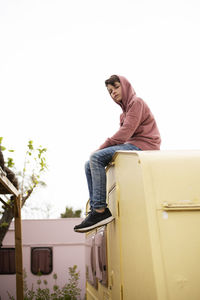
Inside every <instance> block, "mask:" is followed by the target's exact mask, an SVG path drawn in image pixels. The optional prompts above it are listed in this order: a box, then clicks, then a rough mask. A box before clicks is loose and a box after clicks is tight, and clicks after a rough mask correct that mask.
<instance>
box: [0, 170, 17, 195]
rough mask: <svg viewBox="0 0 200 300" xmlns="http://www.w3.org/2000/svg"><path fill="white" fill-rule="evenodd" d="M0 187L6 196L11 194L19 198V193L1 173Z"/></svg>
mask: <svg viewBox="0 0 200 300" xmlns="http://www.w3.org/2000/svg"><path fill="white" fill-rule="evenodd" d="M0 185H2V186H3V187H4V189H5V191H6V192H7V194H13V195H15V196H16V197H18V196H19V191H18V190H17V189H16V187H15V186H14V185H13V184H12V183H11V182H10V180H8V178H7V177H6V176H5V175H4V173H3V172H0Z"/></svg>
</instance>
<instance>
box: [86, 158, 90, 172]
mask: <svg viewBox="0 0 200 300" xmlns="http://www.w3.org/2000/svg"><path fill="white" fill-rule="evenodd" d="M89 170H90V162H89V161H86V163H85V171H86V172H87V171H89Z"/></svg>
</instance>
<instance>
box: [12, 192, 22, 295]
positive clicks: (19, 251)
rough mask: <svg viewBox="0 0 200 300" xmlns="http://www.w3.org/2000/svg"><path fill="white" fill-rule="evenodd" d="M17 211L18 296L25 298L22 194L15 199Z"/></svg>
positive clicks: (16, 258) (16, 255)
mask: <svg viewBox="0 0 200 300" xmlns="http://www.w3.org/2000/svg"><path fill="white" fill-rule="evenodd" d="M14 211H15V263H16V296H17V298H16V299H17V300H23V299H24V286H23V260H22V229H21V195H19V196H18V197H15V199H14Z"/></svg>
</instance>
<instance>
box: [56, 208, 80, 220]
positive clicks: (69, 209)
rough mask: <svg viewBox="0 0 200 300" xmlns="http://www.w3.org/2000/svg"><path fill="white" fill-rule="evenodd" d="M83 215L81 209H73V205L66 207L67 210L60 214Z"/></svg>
mask: <svg viewBox="0 0 200 300" xmlns="http://www.w3.org/2000/svg"><path fill="white" fill-rule="evenodd" d="M80 216H81V209H78V210H73V208H72V207H68V206H67V207H66V208H65V212H64V213H62V214H60V217H61V218H80Z"/></svg>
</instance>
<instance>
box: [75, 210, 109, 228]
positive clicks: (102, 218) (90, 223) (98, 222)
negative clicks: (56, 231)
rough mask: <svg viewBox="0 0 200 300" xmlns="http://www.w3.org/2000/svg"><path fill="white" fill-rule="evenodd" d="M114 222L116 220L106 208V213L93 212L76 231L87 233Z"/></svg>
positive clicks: (77, 226)
mask: <svg viewBox="0 0 200 300" xmlns="http://www.w3.org/2000/svg"><path fill="white" fill-rule="evenodd" d="M112 220H114V217H113V216H112V214H111V212H110V210H109V208H107V207H106V209H105V211H104V212H102V213H99V212H97V211H95V210H92V211H90V212H89V214H88V216H87V217H86V218H85V220H83V222H82V223H81V224H79V225H76V226H75V227H74V231H76V232H87V231H90V230H92V229H94V228H97V227H100V226H103V225H106V224H108V223H110V222H111V221H112Z"/></svg>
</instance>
